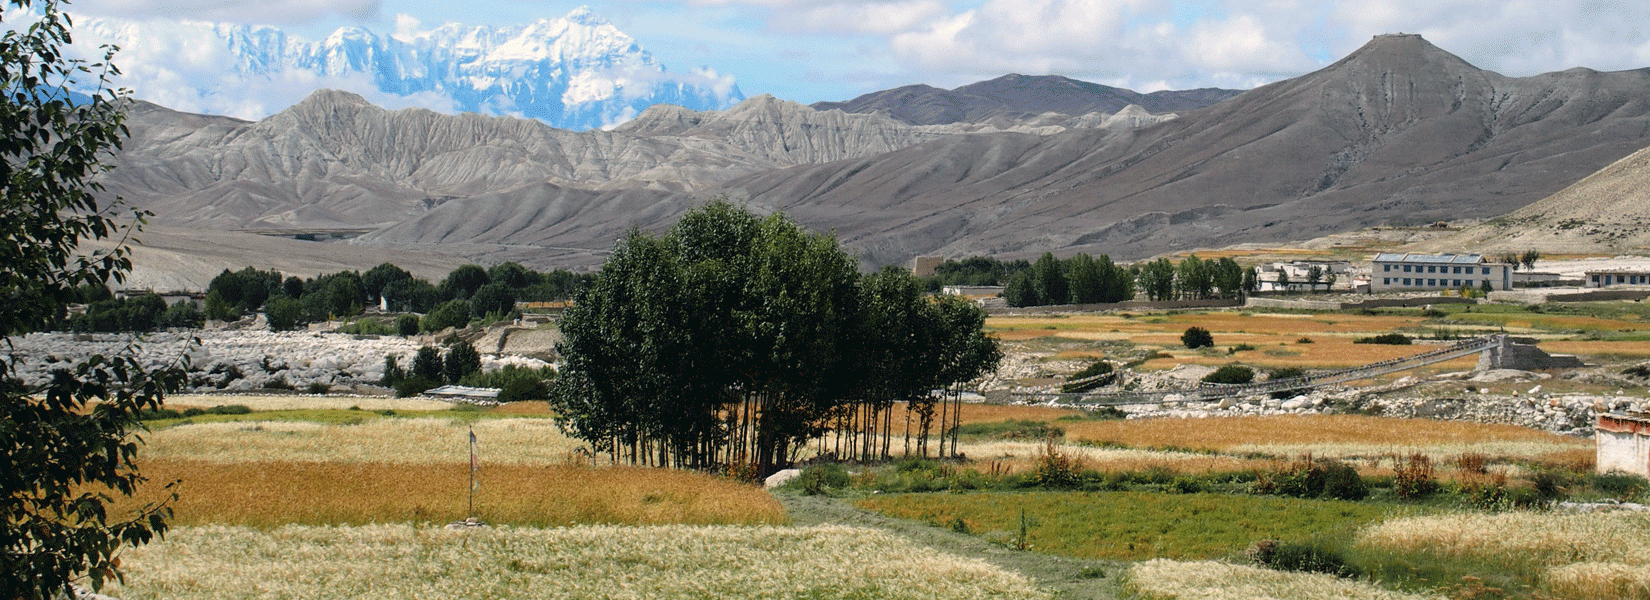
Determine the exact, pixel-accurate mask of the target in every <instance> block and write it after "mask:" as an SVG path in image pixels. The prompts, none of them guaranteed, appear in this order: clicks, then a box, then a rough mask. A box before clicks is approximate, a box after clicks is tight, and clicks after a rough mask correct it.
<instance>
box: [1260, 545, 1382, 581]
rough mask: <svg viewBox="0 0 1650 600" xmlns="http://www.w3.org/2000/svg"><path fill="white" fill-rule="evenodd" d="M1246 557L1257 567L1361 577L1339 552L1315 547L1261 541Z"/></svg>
mask: <svg viewBox="0 0 1650 600" xmlns="http://www.w3.org/2000/svg"><path fill="white" fill-rule="evenodd" d="M1245 554H1246V555H1248V557H1249V560H1252V561H1254V562H1255V564H1257V565H1260V566H1263V567H1266V568H1268V569H1275V570H1278V571H1297V572H1305V573H1329V574H1331V575H1336V576H1339V577H1357V576H1358V569H1357V568H1355V567H1353V566H1352V565H1348V564H1346V559H1344V558H1342V557H1341V555H1340V553H1338V552H1336V551H1334V550H1331V549H1329V548H1325V547H1323V546H1319V545H1316V544H1308V543H1300V542H1283V541H1278V540H1261V541H1258V542H1255V543H1254V544H1253V545H1251V546H1249V549H1248V550H1247V551H1246V552H1245Z"/></svg>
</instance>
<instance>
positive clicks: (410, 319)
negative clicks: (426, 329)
mask: <svg viewBox="0 0 1650 600" xmlns="http://www.w3.org/2000/svg"><path fill="white" fill-rule="evenodd" d="M395 333H396V335H401V336H408V335H418V315H401V316H399V317H396V318H395Z"/></svg>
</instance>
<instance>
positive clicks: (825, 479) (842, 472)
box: [792, 463, 852, 496]
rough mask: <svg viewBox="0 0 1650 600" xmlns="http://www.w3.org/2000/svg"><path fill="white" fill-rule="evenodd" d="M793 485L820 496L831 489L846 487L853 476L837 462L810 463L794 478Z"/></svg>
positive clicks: (805, 492)
mask: <svg viewBox="0 0 1650 600" xmlns="http://www.w3.org/2000/svg"><path fill="white" fill-rule="evenodd" d="M792 481H793V485H794V486H795V487H797V488H800V489H801V490H802V493H804V494H807V495H809V496H820V495H824V494H827V493H829V492H830V491H831V490H841V489H846V488H847V487H848V485H849V484H850V483H852V478H851V477H850V476H849V475H848V469H845V468H843V466H842V465H839V464H836V463H823V464H817V465H809V466H808V467H806V468H804V469H802V473H801V474H800V475H798V476H797V477H796V479H794V480H792Z"/></svg>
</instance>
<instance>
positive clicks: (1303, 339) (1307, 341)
mask: <svg viewBox="0 0 1650 600" xmlns="http://www.w3.org/2000/svg"><path fill="white" fill-rule="evenodd" d="M1295 343H1297V344H1310V343H1312V338H1309V337H1305V336H1302V337H1301V339H1298V340H1295Z"/></svg>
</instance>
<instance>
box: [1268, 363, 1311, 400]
mask: <svg viewBox="0 0 1650 600" xmlns="http://www.w3.org/2000/svg"><path fill="white" fill-rule="evenodd" d="M1304 376H1306V369H1302V368H1300V367H1283V368H1281V369H1272V370H1271V371H1269V372H1267V373H1266V380H1267V381H1280V380H1284V379H1295V378H1297V377H1304ZM1299 391H1300V389H1293V390H1278V391H1276V392H1272V399H1273V400H1282V399H1284V398H1288V397H1290V396H1293V395H1295V393H1296V392H1299Z"/></svg>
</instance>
